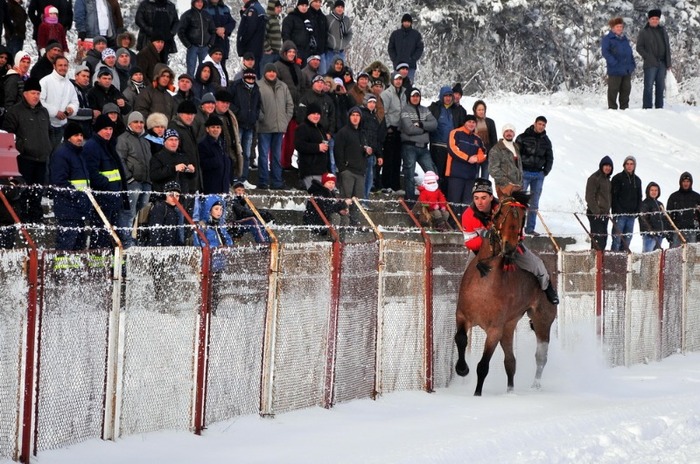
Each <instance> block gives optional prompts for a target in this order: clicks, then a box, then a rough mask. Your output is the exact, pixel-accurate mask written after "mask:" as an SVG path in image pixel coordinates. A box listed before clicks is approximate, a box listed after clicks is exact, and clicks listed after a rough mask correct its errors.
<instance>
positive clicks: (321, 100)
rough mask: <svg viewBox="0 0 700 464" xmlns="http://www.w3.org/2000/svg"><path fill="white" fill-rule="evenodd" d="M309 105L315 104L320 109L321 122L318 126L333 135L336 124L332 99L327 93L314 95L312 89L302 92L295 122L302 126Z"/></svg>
mask: <svg viewBox="0 0 700 464" xmlns="http://www.w3.org/2000/svg"><path fill="white" fill-rule="evenodd" d="M311 104H316V105H318V106H319V107H320V108H321V120H320V121H319V123H318V125H319V126H321V128H322V129H323V131H324V132H328V133H331V134H333V133H335V130H336V124H337V123H336V117H337V115H336V112H335V104H334V102H333V97H331V96H330V95H328V94H327V93H316V92H315V91H314V90H313V89H309V90H307V91H306V92H304V95H302V97H301V99H300V100H299V106H298V107H297V112H296V119H297V122H298V123H299V124H302V123H304V121H306V108H307V107H308V106H309V105H311Z"/></svg>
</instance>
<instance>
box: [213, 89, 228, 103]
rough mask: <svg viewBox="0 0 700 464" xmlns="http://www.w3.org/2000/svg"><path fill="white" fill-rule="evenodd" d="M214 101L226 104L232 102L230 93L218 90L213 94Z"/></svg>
mask: <svg viewBox="0 0 700 464" xmlns="http://www.w3.org/2000/svg"><path fill="white" fill-rule="evenodd" d="M214 99H215V100H216V101H220V102H227V103H231V100H232V98H231V93H229V91H228V90H226V89H219V90H217V91H216V92H214Z"/></svg>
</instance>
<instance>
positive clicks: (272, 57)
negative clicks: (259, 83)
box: [258, 52, 280, 79]
mask: <svg viewBox="0 0 700 464" xmlns="http://www.w3.org/2000/svg"><path fill="white" fill-rule="evenodd" d="M279 59H280V54H279V53H278V52H272V53H268V54H267V55H266V54H264V53H263V55H262V58H260V69H263V70H264V69H265V65H266V64H268V63H276V62H278V61H279ZM260 78H261V76H258V79H260Z"/></svg>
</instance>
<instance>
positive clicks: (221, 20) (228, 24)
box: [205, 0, 236, 69]
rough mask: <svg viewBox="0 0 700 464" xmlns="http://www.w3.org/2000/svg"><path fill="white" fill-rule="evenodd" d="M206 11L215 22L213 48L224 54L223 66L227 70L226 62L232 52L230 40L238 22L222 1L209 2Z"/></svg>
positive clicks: (210, 0) (212, 0)
mask: <svg viewBox="0 0 700 464" xmlns="http://www.w3.org/2000/svg"><path fill="white" fill-rule="evenodd" d="M205 11H206V12H207V13H209V16H211V18H212V19H213V20H214V44H213V45H212V47H217V48H219V49H220V50H221V51H222V52H223V54H224V57H223V59H222V60H221V66H222V67H223V68H224V69H226V60H228V58H229V54H230V50H231V45H230V38H231V34H232V33H233V29H234V28H235V27H236V20H235V19H233V16H231V9H230V8H229V7H228V6H226V5H224V2H223V1H222V0H209V1H208V2H207V6H206V8H205Z"/></svg>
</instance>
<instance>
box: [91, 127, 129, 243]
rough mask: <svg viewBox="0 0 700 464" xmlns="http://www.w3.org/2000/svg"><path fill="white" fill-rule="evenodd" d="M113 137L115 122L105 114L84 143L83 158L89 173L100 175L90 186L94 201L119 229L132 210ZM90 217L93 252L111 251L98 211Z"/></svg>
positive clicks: (124, 175)
mask: <svg viewBox="0 0 700 464" xmlns="http://www.w3.org/2000/svg"><path fill="white" fill-rule="evenodd" d="M113 133H114V123H113V122H112V120H111V119H109V117H108V116H107V115H106V114H101V115H100V116H98V117H97V119H95V123H94V124H93V127H92V137H91V138H90V140H88V141H87V142H85V146H84V148H83V156H84V157H85V162H86V164H87V166H88V170H89V171H90V172H97V173H99V175H96V176H95V179H94V181H92V182H91V183H90V186H91V188H92V189H93V190H95V191H96V193H95V199H96V200H97V203H98V204H99V205H100V208H101V209H102V212H103V213H104V215H105V217H106V218H107V220H108V221H109V223H110V224H111V225H112V226H116V225H117V224H118V221H119V214H120V212H121V210H123V209H128V208H129V198H128V196H127V195H126V190H127V185H126V174H125V173H124V167H123V165H122V162H121V159H120V158H119V155H118V154H117V151H116V149H115V143H114V142H113V141H112V140H111V139H112V134H113ZM100 192H101V193H100ZM91 216H92V217H91V221H90V222H91V224H92V226H93V228H92V232H91V234H90V248H91V249H95V248H108V247H110V246H111V244H112V242H111V240H110V235H109V233H108V232H107V230H106V229H105V227H104V225H103V222H102V219H101V218H100V216H99V215H98V214H97V212H96V211H92V214H91Z"/></svg>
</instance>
